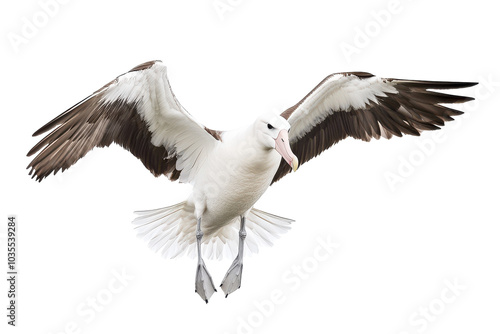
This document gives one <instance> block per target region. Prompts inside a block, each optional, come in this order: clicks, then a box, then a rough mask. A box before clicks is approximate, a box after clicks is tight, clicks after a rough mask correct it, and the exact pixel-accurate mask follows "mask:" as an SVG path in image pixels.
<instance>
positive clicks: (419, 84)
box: [387, 79, 478, 89]
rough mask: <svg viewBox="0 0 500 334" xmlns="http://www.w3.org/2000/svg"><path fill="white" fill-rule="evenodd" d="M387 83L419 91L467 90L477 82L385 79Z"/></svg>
mask: <svg viewBox="0 0 500 334" xmlns="http://www.w3.org/2000/svg"><path fill="white" fill-rule="evenodd" d="M387 80H388V81H392V82H396V83H401V84H404V85H405V86H407V87H412V88H421V89H458V88H468V87H472V86H475V85H477V84H478V83H477V82H460V81H426V80H406V79H387Z"/></svg>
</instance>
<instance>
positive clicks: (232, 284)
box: [220, 256, 243, 298]
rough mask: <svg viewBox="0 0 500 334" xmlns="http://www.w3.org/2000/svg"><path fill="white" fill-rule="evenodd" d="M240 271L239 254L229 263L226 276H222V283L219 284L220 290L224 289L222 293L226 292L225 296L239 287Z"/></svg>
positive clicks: (241, 268)
mask: <svg viewBox="0 0 500 334" xmlns="http://www.w3.org/2000/svg"><path fill="white" fill-rule="evenodd" d="M242 273H243V261H242V259H240V257H239V256H237V257H236V259H234V261H233V263H232V264H231V267H229V270H228V271H227V273H226V276H224V279H223V280H222V284H221V285H220V287H221V288H222V291H224V293H225V294H226V298H227V296H228V295H229V294H230V293H233V292H234V291H236V290H237V289H239V288H240V286H241V275H242Z"/></svg>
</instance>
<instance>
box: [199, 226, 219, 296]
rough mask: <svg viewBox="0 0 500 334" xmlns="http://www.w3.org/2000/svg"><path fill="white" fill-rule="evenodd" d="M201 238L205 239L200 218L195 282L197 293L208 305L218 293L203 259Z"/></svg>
mask: <svg viewBox="0 0 500 334" xmlns="http://www.w3.org/2000/svg"><path fill="white" fill-rule="evenodd" d="M201 238H203V232H202V231H201V218H198V223H197V225H196V246H197V249H198V265H197V267H196V281H195V290H194V291H195V292H196V293H198V294H199V295H200V297H201V298H202V299H203V300H204V301H205V303H208V300H209V299H210V297H212V295H213V294H214V292H217V290H216V289H215V286H214V282H213V281H212V277H211V276H210V274H209V273H208V271H207V268H206V267H205V262H204V261H203V258H202V257H201Z"/></svg>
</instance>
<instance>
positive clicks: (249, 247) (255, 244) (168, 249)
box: [132, 202, 293, 259]
mask: <svg viewBox="0 0 500 334" xmlns="http://www.w3.org/2000/svg"><path fill="white" fill-rule="evenodd" d="M135 213H136V214H137V215H138V217H136V218H135V219H134V221H133V222H132V224H134V225H135V229H136V231H137V235H138V236H139V237H140V238H142V239H144V240H146V241H147V242H148V245H149V247H150V248H151V249H152V250H153V251H155V252H160V253H161V254H162V256H163V257H167V258H174V257H177V256H180V255H188V256H190V257H194V256H195V255H196V217H195V215H194V213H193V209H192V208H191V207H189V206H188V205H186V202H181V203H179V204H176V205H172V206H169V207H165V208H161V209H155V210H147V211H137V212H135ZM292 222H293V220H291V219H287V218H283V217H279V216H276V215H273V214H270V213H267V212H264V211H261V210H258V209H255V208H252V209H251V210H250V212H249V214H248V216H247V219H246V230H247V237H246V239H245V250H244V253H245V254H251V253H258V251H259V247H260V246H261V245H268V246H272V245H273V242H274V241H275V240H276V239H277V238H279V236H280V235H282V234H284V233H285V232H287V231H288V230H289V229H290V224H291V223H292ZM239 226H240V222H239V218H235V219H234V220H233V221H232V222H231V223H229V224H228V225H226V226H224V227H222V228H220V229H219V230H218V231H217V232H215V233H213V234H211V235H205V236H204V237H203V239H202V254H203V257H204V258H206V259H222V258H233V257H234V256H236V254H237V252H238V238H239V235H238V231H239Z"/></svg>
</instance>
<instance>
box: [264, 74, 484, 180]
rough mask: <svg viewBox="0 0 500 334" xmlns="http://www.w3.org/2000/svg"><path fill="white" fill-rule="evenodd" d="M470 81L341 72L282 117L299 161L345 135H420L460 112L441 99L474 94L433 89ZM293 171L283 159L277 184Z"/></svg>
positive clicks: (462, 98)
mask: <svg viewBox="0 0 500 334" xmlns="http://www.w3.org/2000/svg"><path fill="white" fill-rule="evenodd" d="M475 84H476V83H471V82H442V81H439V82H438V81H415V80H400V79H383V78H379V77H376V76H374V75H372V74H370V73H365V72H350V73H337V74H332V75H330V76H328V77H326V78H325V79H324V80H323V81H322V82H320V83H319V84H318V85H317V86H316V87H315V88H314V89H313V90H312V91H311V92H310V93H309V94H307V95H306V96H305V97H304V98H303V99H302V100H301V101H300V102H299V103H297V104H296V105H294V106H293V107H291V108H289V109H287V110H286V111H284V112H283V113H282V114H281V116H283V117H284V118H285V119H287V120H288V122H289V123H290V125H291V127H290V133H289V138H290V145H291V148H292V151H293V152H294V153H295V155H297V157H298V159H299V162H300V164H303V163H305V162H307V161H309V160H310V159H312V158H314V157H315V156H317V155H318V154H320V153H321V152H323V151H324V150H326V149H328V148H329V147H331V146H332V145H333V144H336V143H337V142H339V141H340V140H342V139H345V138H347V137H353V138H356V139H361V140H364V141H370V139H371V138H376V139H379V138H380V137H384V138H387V139H390V138H391V137H392V136H398V137H401V136H402V135H403V134H410V135H415V136H418V135H419V134H420V132H421V131H423V130H435V129H439V127H440V126H443V125H444V122H446V121H451V120H453V118H452V116H456V115H460V114H462V112H461V111H458V110H455V109H451V108H449V107H446V106H443V105H442V104H448V103H462V102H466V101H470V100H473V98H470V97H465V96H457V95H449V94H443V93H438V92H435V91H430V90H429V89H433V90H435V89H453V88H465V87H470V86H473V85H475ZM290 171H291V167H290V166H289V165H288V164H287V163H286V162H284V161H281V164H280V166H279V168H278V171H277V172H276V174H275V176H274V179H273V181H272V182H273V183H274V182H276V181H278V180H279V179H280V178H282V177H283V176H285V175H286V174H288V173H289V172H290Z"/></svg>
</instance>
